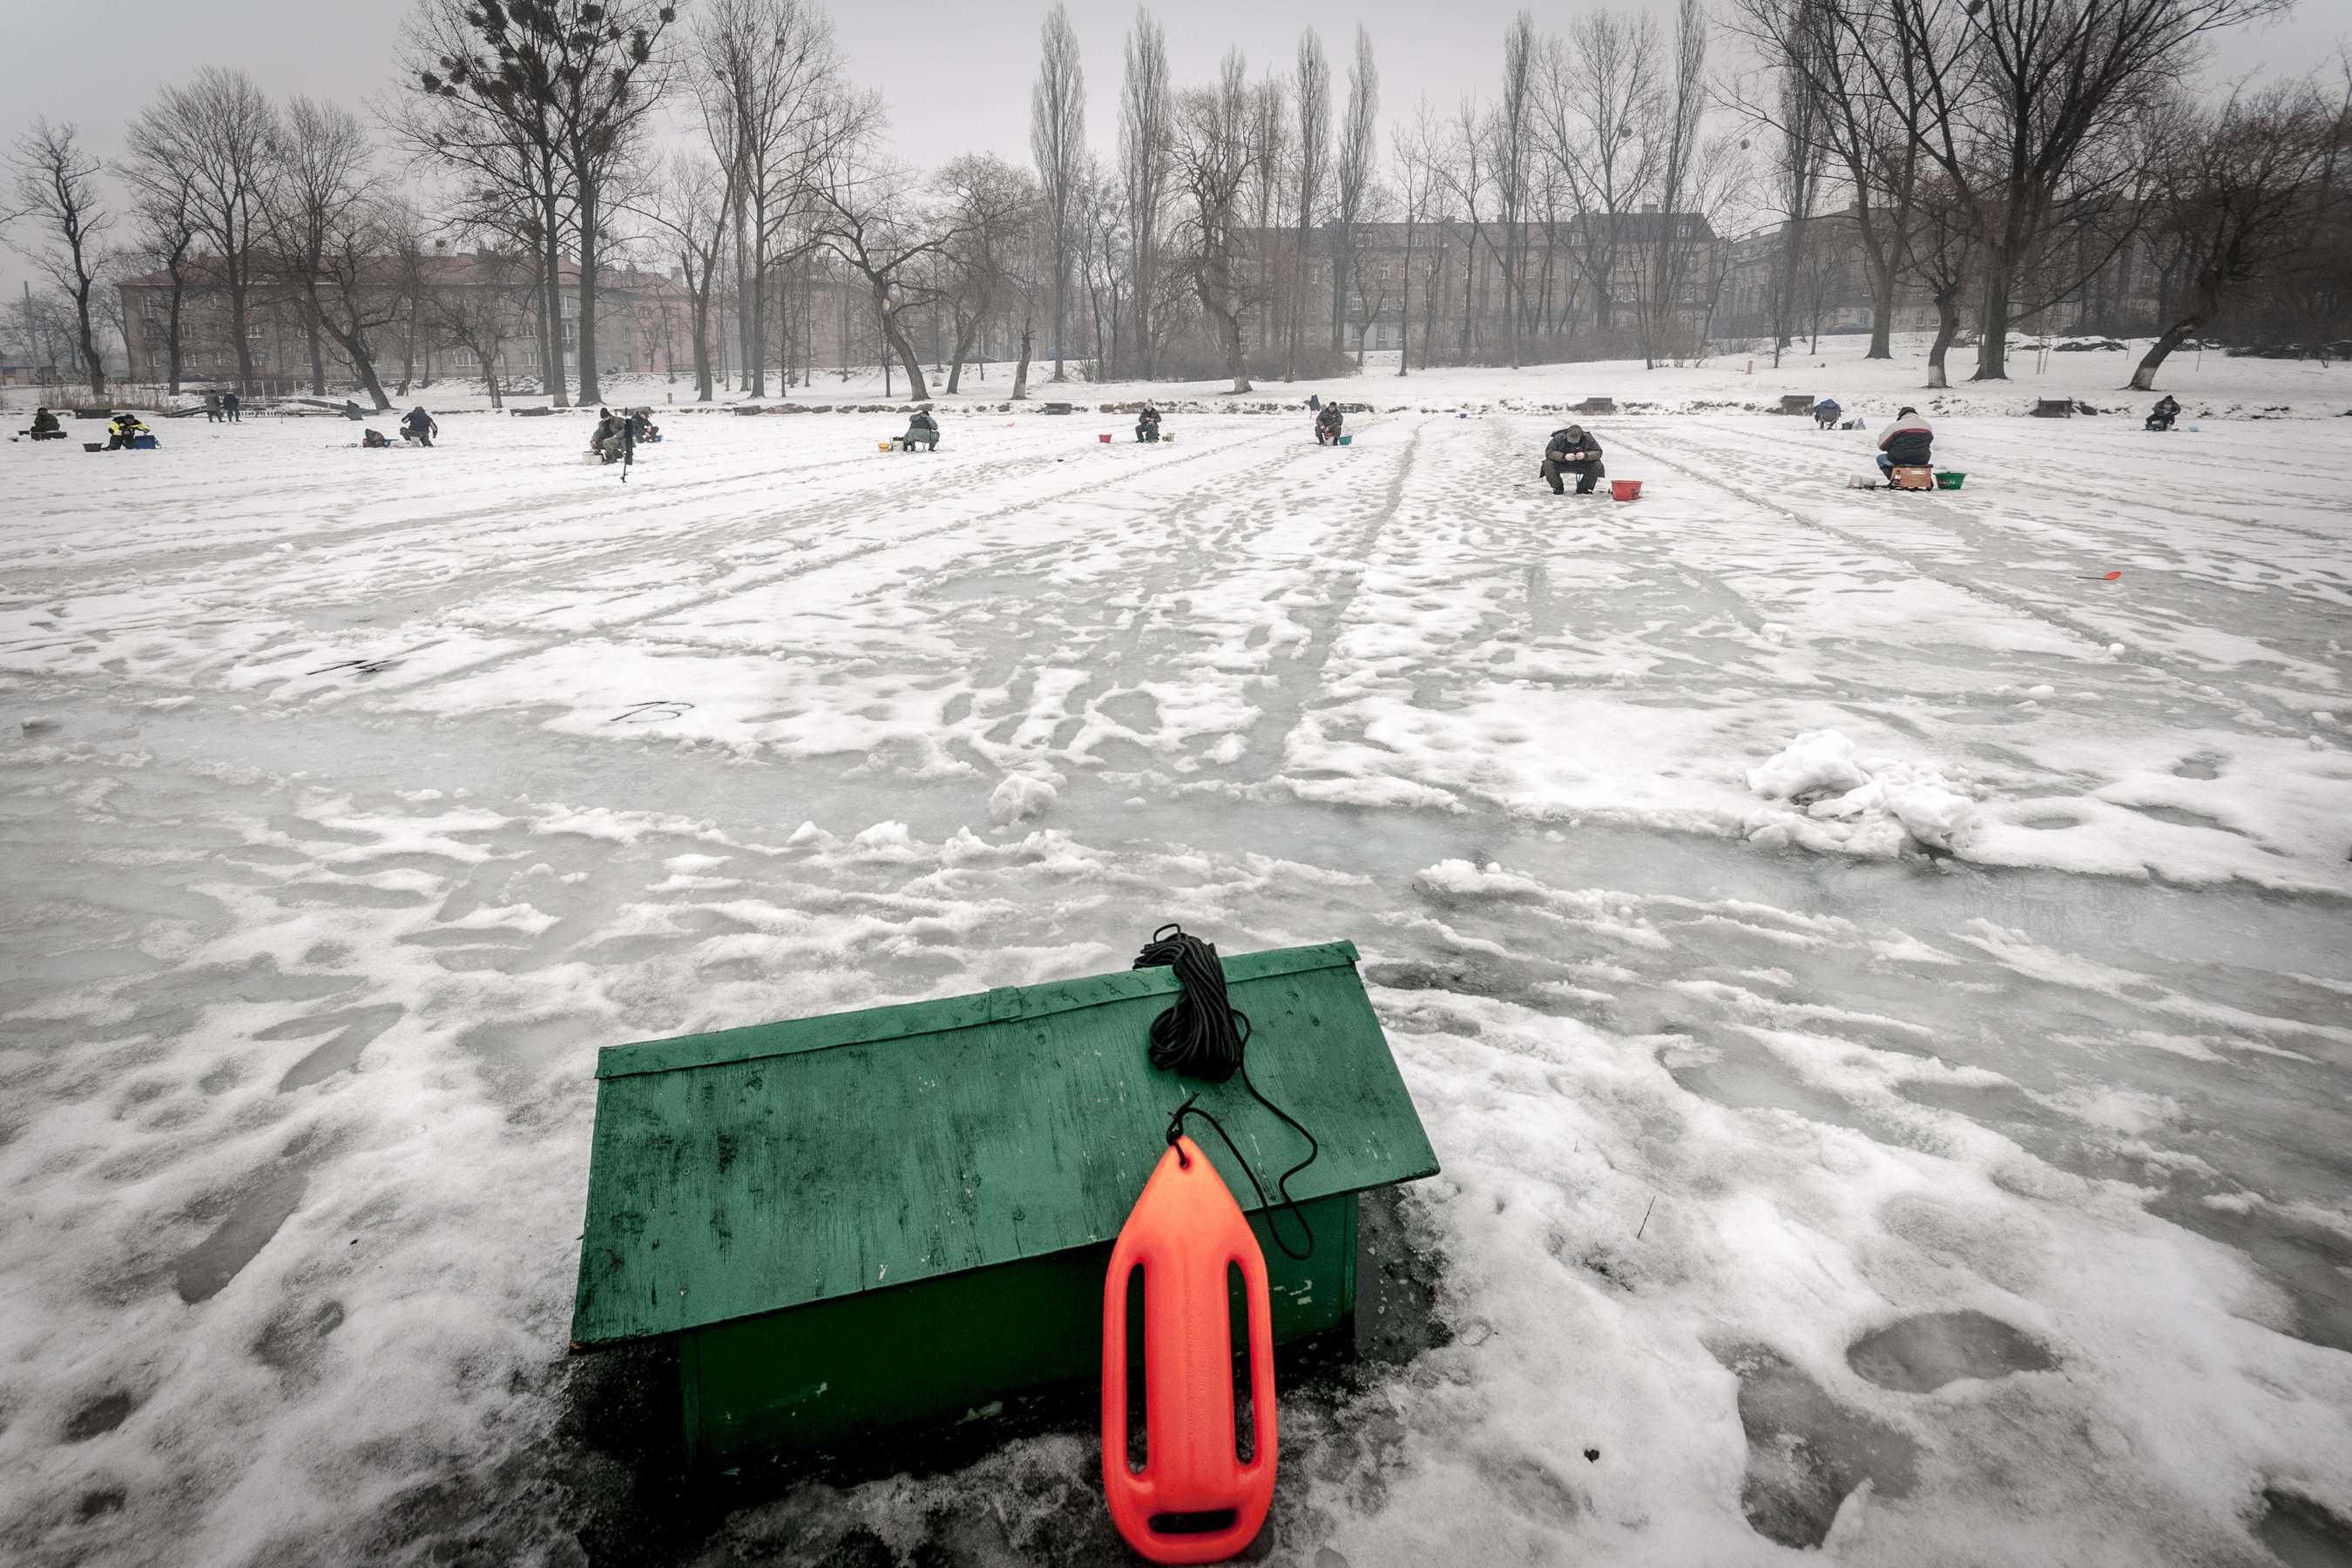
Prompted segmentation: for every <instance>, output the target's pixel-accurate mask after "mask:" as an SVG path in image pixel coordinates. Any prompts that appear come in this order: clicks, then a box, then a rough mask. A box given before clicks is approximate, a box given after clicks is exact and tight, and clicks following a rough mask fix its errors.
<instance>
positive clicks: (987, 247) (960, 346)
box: [938, 153, 1039, 393]
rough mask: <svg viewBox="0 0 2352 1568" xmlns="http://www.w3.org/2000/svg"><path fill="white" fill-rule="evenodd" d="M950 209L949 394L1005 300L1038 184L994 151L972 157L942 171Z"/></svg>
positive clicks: (1032, 215)
mask: <svg viewBox="0 0 2352 1568" xmlns="http://www.w3.org/2000/svg"><path fill="white" fill-rule="evenodd" d="M938 184H939V187H940V195H942V196H943V197H944V198H945V199H946V201H947V204H948V209H949V214H950V216H949V220H948V223H949V227H948V236H949V242H948V244H947V246H946V247H945V249H944V252H943V255H944V258H945V262H946V281H945V284H944V289H943V298H944V300H945V302H946V303H947V305H948V307H949V309H950V312H951V314H952V315H953V318H954V321H955V360H954V363H952V364H951V365H950V367H949V370H948V385H947V389H948V391H949V392H950V393H953V392H955V391H958V390H959V389H960V388H961V384H962V382H963V366H964V361H965V360H966V359H967V358H968V357H969V356H970V355H971V349H972V344H973V342H974V341H975V340H976V339H977V338H978V336H979V334H980V332H981V331H982V328H984V327H985V326H986V325H987V323H988V321H989V319H990V318H991V317H992V316H993V315H994V314H995V312H996V310H997V308H998V307H999V305H1000V304H1001V303H1002V302H1003V297H1004V294H1005V292H1006V290H1007V289H1008V288H1009V286H1010V285H1011V283H1012V280H1013V272H1014V269H1015V268H1017V266H1018V265H1019V253H1020V248H1021V246H1022V243H1023V241H1024V238H1025V237H1027V235H1028V233H1029V230H1030V228H1031V226H1032V225H1034V223H1035V222H1036V220H1037V216H1038V210H1039V203H1038V195H1037V184H1036V182H1035V181H1034V180H1033V179H1031V178H1030V176H1029V175H1028V174H1026V173H1025V172H1024V171H1023V170H1020V169H1016V168H1014V167H1013V165H1012V164H1010V163H1006V162H1005V161H1004V160H1003V159H1002V158H999V157H997V156H996V155H995V154H993V153H965V154H964V155H963V156H962V157H961V158H958V159H956V160H955V161H954V162H953V163H950V164H948V166H947V167H946V168H944V169H942V170H940V175H939V180H938Z"/></svg>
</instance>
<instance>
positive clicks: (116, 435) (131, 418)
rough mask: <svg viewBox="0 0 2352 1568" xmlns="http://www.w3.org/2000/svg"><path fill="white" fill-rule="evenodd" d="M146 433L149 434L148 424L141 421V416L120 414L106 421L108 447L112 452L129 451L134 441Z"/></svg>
mask: <svg viewBox="0 0 2352 1568" xmlns="http://www.w3.org/2000/svg"><path fill="white" fill-rule="evenodd" d="M146 434H148V430H147V426H144V425H142V424H141V423H140V421H139V416H137V415H136V414H118V415H116V416H114V417H113V418H111V419H110V420H108V421H107V422H106V449H107V450H108V451H110V452H127V451H129V450H130V449H131V444H132V443H133V442H135V441H137V440H138V439H139V437H142V436H144V435H146Z"/></svg>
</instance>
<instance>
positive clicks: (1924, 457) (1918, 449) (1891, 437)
mask: <svg viewBox="0 0 2352 1568" xmlns="http://www.w3.org/2000/svg"><path fill="white" fill-rule="evenodd" d="M1935 444H1936V432H1935V428H1934V427H1933V426H1930V425H1929V424H1928V423H1927V420H1925V419H1923V418H1921V417H1920V416H1919V411H1918V410H1917V409H1916V408H1914V407H1912V406H1911V405H1909V404H1907V403H1906V404H1905V405H1903V409H1902V412H1900V413H1898V414H1896V415H1895V422H1894V423H1893V424H1891V425H1889V426H1887V427H1886V428H1885V429H1884V430H1881V431H1880V432H1879V433H1878V471H1879V472H1880V473H1881V474H1883V475H1885V477H1886V480H1887V482H1888V483H1890V484H1892V483H1893V482H1894V480H1895V469H1897V468H1926V467H1927V466H1928V464H1929V463H1931V462H1932V461H1933V460H1934V459H1933V458H1931V457H1930V456H1929V453H1930V452H1931V451H1932V450H1933V449H1934V447H1935Z"/></svg>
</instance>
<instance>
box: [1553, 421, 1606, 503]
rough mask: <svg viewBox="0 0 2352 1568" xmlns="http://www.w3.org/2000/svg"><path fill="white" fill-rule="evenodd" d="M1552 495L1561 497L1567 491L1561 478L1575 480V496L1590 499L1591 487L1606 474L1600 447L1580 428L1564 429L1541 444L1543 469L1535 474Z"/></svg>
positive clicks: (1578, 426)
mask: <svg viewBox="0 0 2352 1568" xmlns="http://www.w3.org/2000/svg"><path fill="white" fill-rule="evenodd" d="M1536 471H1537V472H1538V473H1539V474H1541V475H1542V476H1543V479H1544V483H1546V484H1548V485H1549V486H1550V487H1551V493H1552V494H1554V495H1564V494H1566V493H1567V489H1568V487H1567V486H1566V485H1564V484H1562V483H1561V482H1560V476H1561V475H1563V474H1574V475H1575V476H1576V493H1577V494H1578V495H1580V496H1589V495H1591V493H1592V487H1593V485H1594V484H1595V483H1597V482H1598V481H1599V480H1600V479H1601V476H1602V475H1604V474H1606V473H1607V472H1608V471H1609V470H1608V469H1607V468H1604V467H1603V466H1602V464H1601V443H1600V441H1599V440H1598V439H1596V438H1595V437H1593V435H1592V433H1591V432H1590V431H1588V430H1587V429H1585V427H1584V426H1581V425H1570V426H1563V427H1562V428H1560V429H1558V430H1555V431H1553V432H1552V433H1551V439H1550V440H1549V441H1548V442H1546V443H1545V444H1544V455H1543V466H1542V467H1541V468H1538V469H1537V470H1536Z"/></svg>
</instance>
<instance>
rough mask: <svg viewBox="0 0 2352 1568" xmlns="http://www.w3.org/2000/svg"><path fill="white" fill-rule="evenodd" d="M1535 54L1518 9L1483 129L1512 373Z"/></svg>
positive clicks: (1528, 19)
mask: <svg viewBox="0 0 2352 1568" xmlns="http://www.w3.org/2000/svg"><path fill="white" fill-rule="evenodd" d="M1537 62H1538V48H1537V45H1536V19H1535V16H1534V14H1533V13H1531V12H1528V11H1521V12H1519V13H1517V15H1515V16H1513V17H1512V18H1511V20H1510V22H1509V24H1508V25H1507V26H1506V27H1505V28H1504V30H1503V89H1502V93H1501V95H1500V97H1498V98H1497V99H1496V103H1495V116H1494V119H1493V121H1492V122H1491V124H1490V126H1489V128H1488V137H1489V142H1490V148H1491V150H1490V152H1489V153H1488V155H1487V164H1488V167H1490V168H1491V169H1492V170H1493V171H1494V176H1495V196H1496V207H1497V209H1498V211H1497V215H1496V216H1498V217H1499V219H1500V220H1501V223H1500V228H1499V230H1498V233H1499V237H1500V240H1501V243H1500V245H1499V246H1498V247H1497V248H1496V259H1497V261H1498V262H1499V263H1500V265H1501V269H1502V277H1503V312H1504V324H1503V337H1504V342H1505V343H1506V344H1507V348H1508V352H1509V354H1510V361H1511V365H1512V367H1513V368H1514V369H1516V368H1517V365H1518V363H1519V336H1520V334H1521V333H1522V332H1523V331H1526V330H1527V325H1528V322H1527V279H1526V275H1525V274H1526V262H1525V250H1526V229H1527V222H1528V201H1529V195H1530V189H1529V187H1530V184H1531V181H1530V176H1531V174H1532V172H1533V171H1532V168H1531V163H1532V160H1531V159H1530V158H1529V157H1528V142H1530V141H1532V140H1533V139H1534V133H1535V126H1534V120H1535V114H1536V106H1535V86H1536V70H1537Z"/></svg>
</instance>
